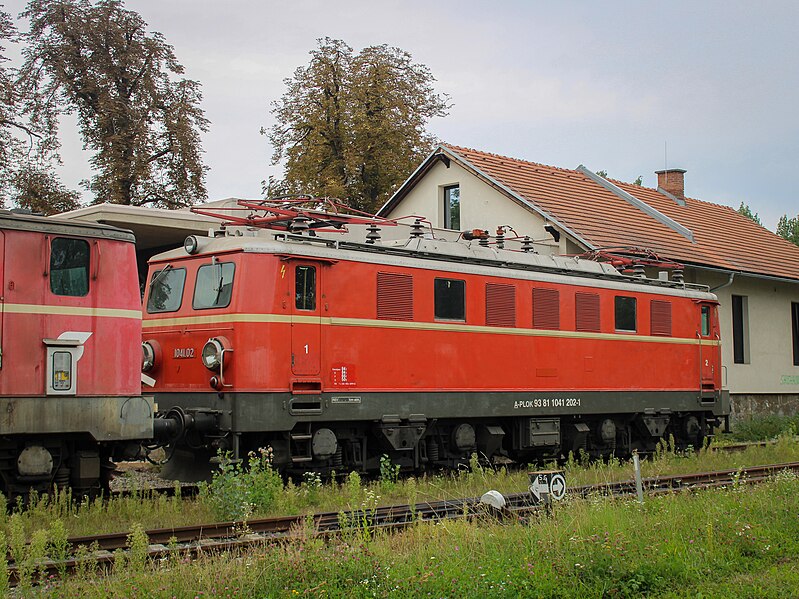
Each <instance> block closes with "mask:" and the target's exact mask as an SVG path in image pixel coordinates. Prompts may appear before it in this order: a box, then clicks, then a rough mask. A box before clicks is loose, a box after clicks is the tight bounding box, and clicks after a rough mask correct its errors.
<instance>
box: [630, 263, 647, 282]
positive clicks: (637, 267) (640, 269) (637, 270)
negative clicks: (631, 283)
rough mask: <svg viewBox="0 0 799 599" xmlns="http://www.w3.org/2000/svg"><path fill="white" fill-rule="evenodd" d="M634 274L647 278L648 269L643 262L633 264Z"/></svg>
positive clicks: (640, 277)
mask: <svg viewBox="0 0 799 599" xmlns="http://www.w3.org/2000/svg"><path fill="white" fill-rule="evenodd" d="M633 276H634V277H638V278H639V279H645V278H646V269H645V268H644V265H643V264H633Z"/></svg>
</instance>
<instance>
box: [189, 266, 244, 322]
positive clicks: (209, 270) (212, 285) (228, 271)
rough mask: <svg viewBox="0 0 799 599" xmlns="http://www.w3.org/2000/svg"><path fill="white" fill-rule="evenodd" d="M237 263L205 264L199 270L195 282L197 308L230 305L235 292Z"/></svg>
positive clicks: (194, 305) (203, 308)
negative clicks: (234, 283) (234, 280)
mask: <svg viewBox="0 0 799 599" xmlns="http://www.w3.org/2000/svg"><path fill="white" fill-rule="evenodd" d="M235 272H236V265H235V264H233V263H232V262H217V263H216V264H205V265H203V266H201V267H200V268H199V269H198V270H197V282H196V283H195V284H194V300H193V301H192V306H193V307H194V309H195V310H206V309H208V308H226V307H227V306H228V305H230V296H231V295H232V293H233V275H234V273H235Z"/></svg>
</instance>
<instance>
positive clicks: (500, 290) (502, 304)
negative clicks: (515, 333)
mask: <svg viewBox="0 0 799 599" xmlns="http://www.w3.org/2000/svg"><path fill="white" fill-rule="evenodd" d="M486 324H487V325H488V326H492V327H515V326H516V288H515V287H514V286H513V285H497V284H495V283H486Z"/></svg>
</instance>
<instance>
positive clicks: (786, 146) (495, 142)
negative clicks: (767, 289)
mask: <svg viewBox="0 0 799 599" xmlns="http://www.w3.org/2000/svg"><path fill="white" fill-rule="evenodd" d="M0 3H2V4H4V5H5V10H6V11H8V12H10V13H12V15H16V14H17V13H19V12H20V10H22V9H23V8H24V6H25V1H23V0H0ZM127 7H128V8H129V9H132V10H136V11H138V12H139V13H140V14H141V15H142V16H143V18H144V19H145V21H147V23H148V24H149V26H150V29H151V30H154V31H160V32H161V33H163V34H164V35H165V36H166V39H167V41H168V42H169V43H170V44H172V45H173V46H174V48H175V52H176V54H177V57H178V59H179V60H180V61H181V62H182V63H183V65H184V66H185V67H186V76H187V77H189V78H192V79H196V80H198V81H200V82H201V83H202V86H203V94H204V102H203V107H204V109H205V111H206V114H207V117H208V118H209V119H210V120H211V129H210V131H209V132H208V133H207V134H205V135H204V137H203V146H204V148H205V160H206V164H207V165H208V166H209V167H210V169H211V170H210V172H209V173H208V179H207V184H208V193H209V199H212V200H215V199H221V198H225V197H231V196H235V197H259V196H260V191H261V186H260V182H261V181H262V180H263V179H264V178H266V177H267V176H268V175H269V174H277V175H279V174H280V169H279V167H272V166H270V164H269V161H270V157H271V148H270V147H269V145H268V141H267V139H266V138H265V137H263V136H261V135H260V134H259V129H260V128H261V127H262V126H265V127H268V126H269V125H271V124H272V122H273V121H272V118H271V115H270V113H269V108H270V102H271V101H273V100H275V99H277V98H279V97H280V95H281V94H282V93H283V90H284V86H283V79H284V78H286V77H289V76H291V74H292V72H293V70H294V69H295V68H296V67H297V66H299V65H303V64H306V63H307V62H308V60H309V56H308V52H309V51H310V50H311V49H312V48H314V47H315V46H316V39H317V38H319V37H324V36H329V37H333V38H339V39H342V40H344V41H345V42H347V43H348V44H349V45H350V46H352V47H353V48H354V49H355V50H356V51H357V50H360V49H361V48H363V47H365V46H369V45H374V44H383V43H386V44H389V45H392V46H398V47H400V48H402V49H404V50H407V51H408V52H410V53H411V54H412V55H413V58H414V60H415V61H416V62H420V63H423V64H426V65H427V66H428V67H430V69H431V70H432V72H433V74H434V75H435V76H436V78H437V80H438V81H437V91H439V92H442V93H446V94H449V96H450V97H451V100H452V102H453V104H454V105H453V107H452V109H451V111H450V114H449V116H448V117H446V118H443V119H435V120H433V121H432V122H431V123H430V125H429V129H430V131H431V132H432V133H433V134H435V135H436V136H438V137H439V138H440V139H441V140H443V141H446V142H449V143H453V144H457V145H462V146H468V147H473V148H476V149H479V150H484V151H488V152H494V153H497V154H504V155H508V156H513V157H516V158H522V159H526V160H532V161H534V162H541V163H544V164H549V165H555V166H560V167H565V168H575V167H576V166H577V165H579V164H584V165H585V166H587V167H588V168H590V169H591V170H594V171H597V170H606V171H607V172H608V174H609V176H610V177H612V178H616V179H620V180H623V181H633V180H634V179H635V178H636V177H637V176H638V175H643V178H644V185H646V186H651V187H655V186H656V176H655V175H654V171H655V170H658V169H662V168H663V167H664V166H665V165H667V166H668V167H679V168H684V169H687V171H688V172H687V173H686V175H685V191H686V194H687V195H688V196H690V197H695V198H699V199H702V200H706V201H711V202H717V203H721V204H729V205H731V206H733V207H735V208H737V207H738V205H739V204H740V202H741V201H743V202H746V203H748V204H749V205H750V206H751V208H752V210H753V211H755V212H758V213H759V214H760V216H761V218H762V220H763V222H764V224H765V225H766V226H767V227H769V228H771V229H772V230H773V229H774V228H775V227H776V223H777V220H778V219H779V217H780V216H781V215H783V214H785V213H788V214H789V216H795V215H796V214H797V213H799V193H797V190H796V187H797V185H796V181H797V176H796V175H795V173H794V171H795V169H796V165H797V162H799V135H798V134H799V120H798V119H797V107H799V34H797V25H796V24H797V22H799V2H796V1H779V2H778V1H771V2H769V1H765V2H736V1H729V0H727V1H723V2H707V1H698V0H688V1H670V2H660V3H654V2H652V3H644V2H640V1H630V2H566V1H560V2H523V1H516V2H511V1H507V2H505V1H498V2H496V1H495V2H476V1H475V2H472V1H463V0H461V1H459V2H429V1H426V2H417V1H415V0H403V1H393V2H379V1H375V0H372V1H371V2H360V1H335V2H331V1H329V0H328V1H319V2H317V1H303V0H293V1H292V2H271V1H264V0H227V1H220V0H128V2H127ZM22 27H23V28H24V24H22ZM63 154H64V161H65V166H64V170H63V177H64V181H65V183H67V184H68V185H70V186H76V185H77V181H79V180H80V179H81V178H85V177H87V176H88V175H89V171H88V169H87V167H86V156H85V155H84V156H82V155H81V144H80V141H79V139H78V137H77V136H76V135H74V134H73V135H72V136H71V137H70V138H68V139H66V140H65V143H64V152H63ZM87 199H88V198H87ZM721 233H722V232H720V234H721Z"/></svg>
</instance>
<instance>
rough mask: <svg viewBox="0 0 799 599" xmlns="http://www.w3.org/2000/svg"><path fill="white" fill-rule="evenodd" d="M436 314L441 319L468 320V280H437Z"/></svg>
mask: <svg viewBox="0 0 799 599" xmlns="http://www.w3.org/2000/svg"><path fill="white" fill-rule="evenodd" d="M435 314H436V318H438V319H441V320H466V282H465V281H461V280H458V279H436V280H435Z"/></svg>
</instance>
